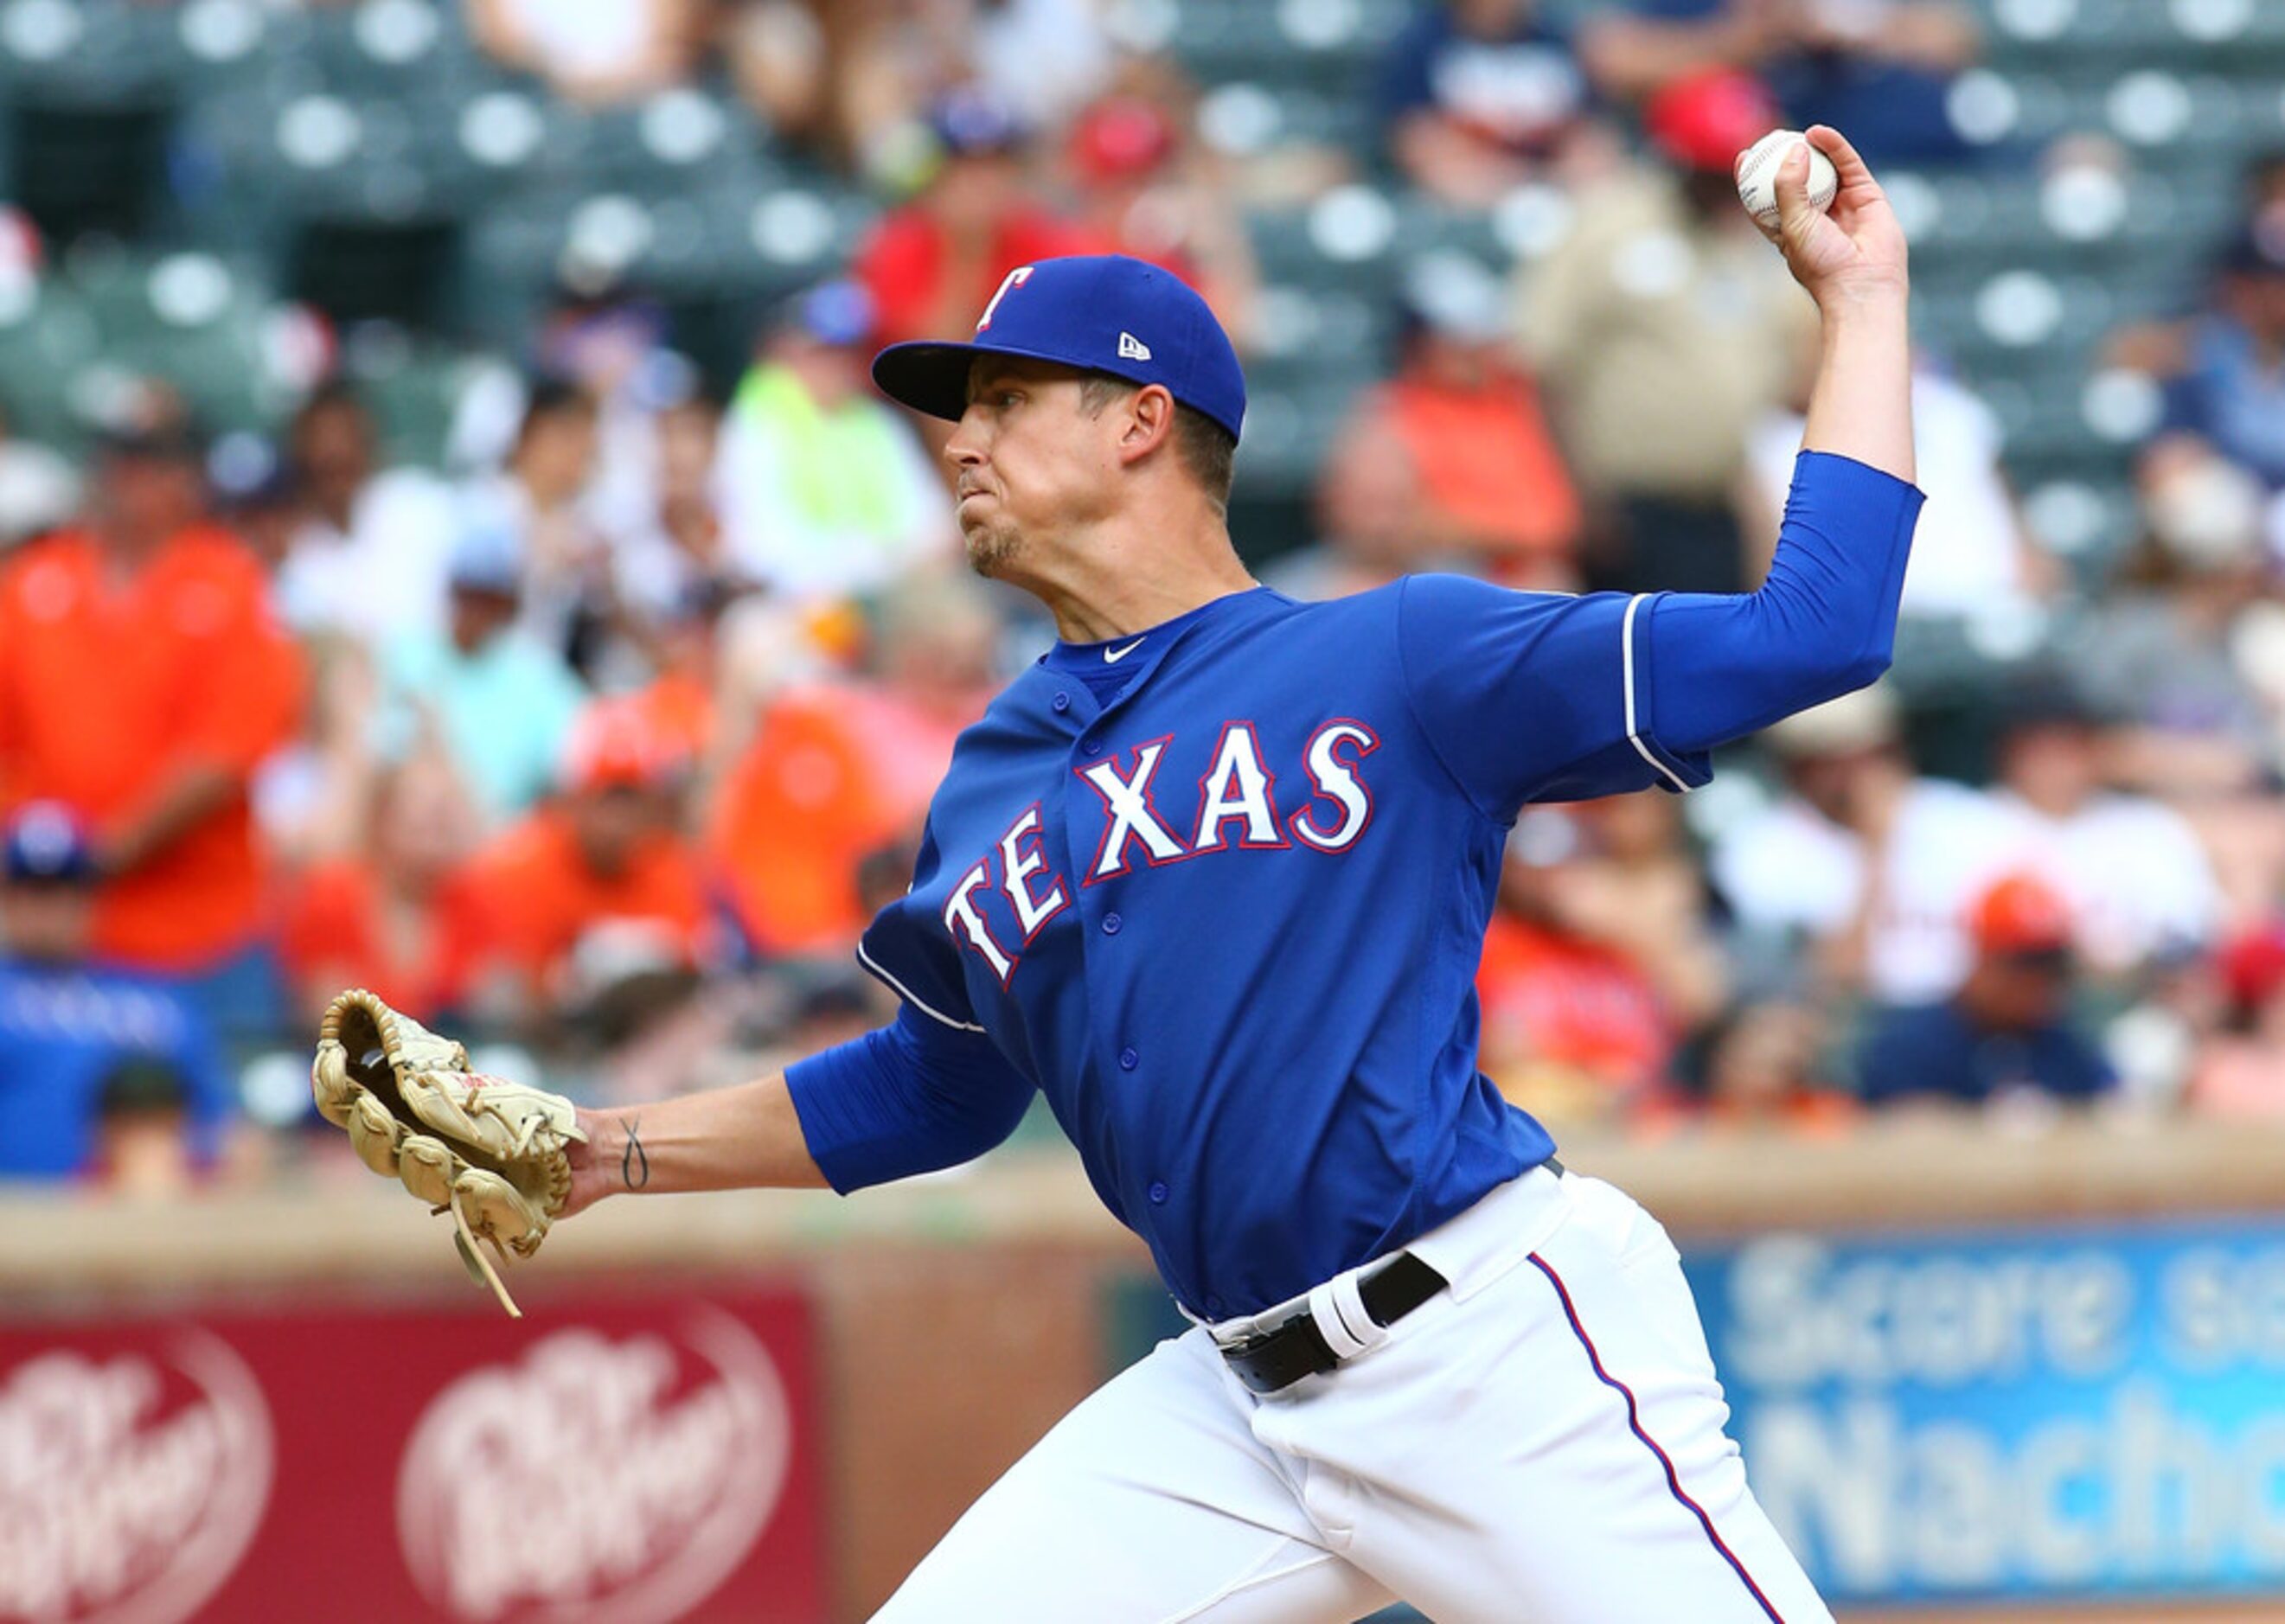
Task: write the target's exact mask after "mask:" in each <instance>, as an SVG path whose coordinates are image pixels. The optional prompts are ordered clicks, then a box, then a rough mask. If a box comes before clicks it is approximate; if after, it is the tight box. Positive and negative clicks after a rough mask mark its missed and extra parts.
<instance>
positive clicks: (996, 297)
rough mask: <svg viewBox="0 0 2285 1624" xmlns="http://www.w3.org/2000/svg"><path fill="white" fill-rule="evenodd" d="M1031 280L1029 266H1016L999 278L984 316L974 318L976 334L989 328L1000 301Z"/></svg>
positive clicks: (985, 308)
mask: <svg viewBox="0 0 2285 1624" xmlns="http://www.w3.org/2000/svg"><path fill="white" fill-rule="evenodd" d="M1031 279H1032V268H1031V267H1030V266H1029V265H1018V266H1017V267H1016V268H1015V269H1014V270H1013V271H1009V273H1008V274H1007V275H1006V276H1004V277H1002V278H1001V279H1000V286H999V288H998V289H997V290H996V291H995V292H994V293H993V295H992V302H991V303H989V304H987V305H985V307H984V314H983V315H981V316H979V317H978V318H976V330H977V331H978V333H981V332H983V331H984V330H985V328H987V327H989V326H991V325H992V312H993V311H994V310H998V309H999V308H1000V301H1001V300H1002V299H1005V298H1006V297H1007V296H1008V295H1009V293H1010V292H1012V291H1013V290H1015V289H1016V288H1018V287H1021V286H1024V284H1025V283H1026V282H1028V281H1030V280H1031Z"/></svg>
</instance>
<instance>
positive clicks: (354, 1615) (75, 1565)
mask: <svg viewBox="0 0 2285 1624" xmlns="http://www.w3.org/2000/svg"><path fill="white" fill-rule="evenodd" d="M527 1307H528V1308H529V1309H530V1317H528V1318H526V1319H523V1320H521V1321H511V1320H508V1319H506V1318H503V1317H502V1316H500V1315H499V1314H496V1313H492V1312H490V1311H489V1305H477V1306H472V1307H471V1308H470V1310H468V1311H467V1312H461V1311H459V1310H447V1309H440V1308H437V1307H436V1306H431V1305H428V1304H426V1303H423V1304H420V1305H408V1306H404V1307H403V1308H391V1307H388V1306H361V1307H357V1308H347V1307H341V1306H311V1307H310V1308H308V1309H306V1310H293V1309H278V1310H271V1311H268V1312H262V1313H252V1312H248V1313H237V1312H224V1311H217V1312H214V1313H206V1312H197V1313H192V1314H185V1315H184V1316H181V1317H175V1318H166V1319H146V1320H131V1321H128V1320H122V1321H114V1322H104V1323H67V1322H59V1323H56V1324H52V1325H46V1324H16V1325H0V1620H5V1621H6V1624H15V1621H16V1620H40V1621H41V1624H177V1621H178V1620H190V1619H232V1620H270V1619H318V1618H322V1619H324V1620H326V1624H364V1621H365V1620H373V1621H374V1624H382V1621H386V1624H406V1621H410V1620H452V1621H456V1624H457V1621H459V1620H483V1621H486V1624H543V1621H544V1624H657V1621H660V1620H677V1619H687V1620H731V1619H735V1620H741V1621H742V1624H816V1621H817V1620H821V1619H823V1618H824V1617H825V1590H826V1586H825V1581H824V1573H823V1567H822V1558H821V1512H820V1508H819V1503H818V1480H819V1474H818V1453H819V1440H818V1436H817V1427H816V1421H815V1405H814V1402H813V1395H814V1393H815V1381H814V1377H813V1372H812V1369H811V1363H810V1352H811V1324H810V1315H809V1311H808V1306H807V1304H806V1303H805V1301H804V1300H803V1299H802V1298H800V1297H799V1296H797V1295H796V1294H794V1293H792V1292H790V1291H769V1292H751V1293H730V1294H723V1295H711V1294H700V1293H696V1292H690V1293H682V1294H675V1295H645V1296H605V1297H599V1298H593V1299H581V1300H580V1301H579V1302H578V1303H577V1305H576V1306H575V1305H574V1304H573V1303H572V1302H570V1301H569V1300H566V1301H564V1302H562V1303H561V1305H560V1306H559V1305H551V1304H549V1303H547V1302H546V1301H544V1300H542V1301H540V1302H538V1303H534V1304H529V1305H527Z"/></svg>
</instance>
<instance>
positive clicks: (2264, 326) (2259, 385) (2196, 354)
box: [2144, 213, 2285, 490]
mask: <svg viewBox="0 0 2285 1624" xmlns="http://www.w3.org/2000/svg"><path fill="white" fill-rule="evenodd" d="M2159 439H2160V443H2161V444H2162V445H2164V446H2166V447H2167V448H2168V449H2169V450H2171V449H2173V448H2174V447H2175V446H2177V445H2179V443H2182V442H2183V441H2185V440H2187V441H2188V442H2190V443H2203V444H2204V445H2205V446H2208V447H2210V448H2211V449H2212V450H2213V451H2216V452H2218V453H2219V454H2220V455H2221V456H2223V457H2225V458H2226V459H2229V460H2230V461H2232V462H2234V463H2235V464H2237V465H2238V467H2242V468H2243V469H2245V470H2246V471H2247V472H2249V473H2250V474H2252V475H2255V476H2257V477H2258V478H2259V479H2260V481H2261V482H2262V483H2263V484H2264V485H2265V486H2266V487H2267V488H2268V489H2269V490H2285V213H2277V214H2273V215H2272V216H2270V217H2268V218H2266V219H2258V220H2257V221H2256V222H2255V223H2254V224H2251V225H2249V226H2248V227H2247V228H2246V229H2245V230H2244V231H2242V232H2241V233H2240V234H2239V236H2238V238H2237V239H2236V241H2234V243H2232V244H2231V245H2230V247H2228V249H2227V250H2226V251H2225V252H2224V254H2223V255H2222V259H2221V264H2220V267H2219V275H2218V277H2217V278H2216V280H2215V289H2214V297H2213V300H2212V302H2211V305H2210V309H2209V310H2208V311H2207V313H2206V314H2205V315H2204V316H2203V317H2201V318H2199V319H2198V321H2197V322H2196V324H2195V326H2193V327H2192V328H2191V329H2190V333H2189V337H2188V353H2187V357H2185V363H2184V365H2183V369H2182V371H2181V372H2180V373H2179V374H2178V375H2177V376H2176V377H2175V378H2174V379H2172V381H2171V383H2170V384H2169V386H2168V388H2167V394H2166V416H2165V420H2164V422H2163V426H2162V428H2161V430H2160V435H2159ZM2154 464H2155V465H2157V466H2165V459H2160V458H2155V457H2151V458H2146V459H2145V468H2144V474H2145V478H2146V482H2148V479H2149V477H2150V474H2151V467H2152V466H2153V465H2154Z"/></svg>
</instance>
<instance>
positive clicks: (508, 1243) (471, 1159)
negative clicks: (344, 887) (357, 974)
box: [310, 988, 587, 1318]
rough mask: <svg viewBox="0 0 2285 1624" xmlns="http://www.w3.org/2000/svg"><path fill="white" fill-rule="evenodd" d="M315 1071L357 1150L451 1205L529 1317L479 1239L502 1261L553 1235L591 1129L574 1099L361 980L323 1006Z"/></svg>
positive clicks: (321, 1093) (490, 1278)
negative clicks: (570, 1150)
mask: <svg viewBox="0 0 2285 1624" xmlns="http://www.w3.org/2000/svg"><path fill="white" fill-rule="evenodd" d="M310 1090H311V1092H312V1093H313V1094H315V1095H316V1096H317V1101H318V1112H319V1113H320V1114H321V1115H322V1116H324V1118H326V1121H328V1122H330V1123H332V1124H334V1126H336V1127H340V1128H342V1129H345V1130H347V1132H348V1134H349V1142H350V1143H351V1144H352V1145H354V1146H355V1147H356V1148H357V1157H358V1159H359V1160H361V1161H363V1162H364V1163H365V1165H366V1166H368V1167H370V1168H372V1169H373V1171H374V1172H375V1173H381V1174H384V1175H386V1176H388V1177H391V1178H395V1179H397V1180H398V1181H401V1182H402V1183H403V1184H404V1188H405V1189H408V1190H410V1191H412V1194H413V1195H415V1196H419V1197H420V1199H421V1200H423V1201H425V1202H427V1203H428V1205H429V1208H430V1210H431V1211H432V1212H451V1213H452V1221H453V1223H454V1225H455V1226H456V1227H457V1232H456V1233H455V1235H454V1236H453V1243H454V1244H455V1245H457V1246H458V1247H459V1252H460V1259H461V1261H462V1262H463V1263H465V1264H466V1265H467V1269H468V1273H469V1274H470V1275H474V1276H475V1278H476V1279H478V1280H481V1281H483V1282H484V1283H486V1284H488V1285H490V1286H491V1289H492V1291H493V1294H494V1295H496V1296H497V1297H498V1298H499V1300H500V1306H502V1307H503V1308H506V1310H507V1311H508V1313H509V1314H514V1315H516V1316H517V1317H519V1318H521V1317H522V1313H521V1310H519V1309H518V1308H517V1307H516V1306H515V1301H514V1298H511V1297H510V1296H509V1295H508V1293H507V1288H506V1286H505V1285H503V1284H501V1283H500V1278H499V1273H498V1271H496V1270H495V1269H494V1268H493V1267H492V1265H491V1261H490V1260H489V1259H486V1257H485V1256H484V1254H483V1250H482V1249H480V1248H479V1246H478V1245H477V1243H478V1242H479V1241H482V1242H483V1243H485V1244H486V1245H489V1246H490V1247H491V1250H492V1252H493V1253H494V1255H495V1256H498V1257H499V1259H500V1260H501V1261H502V1262H503V1263H505V1262H506V1260H507V1259H506V1252H514V1254H515V1255H516V1256H517V1257H520V1258H528V1257H530V1256H531V1254H532V1253H534V1252H536V1251H538V1250H539V1243H540V1242H541V1241H543V1240H545V1239H546V1238H547V1229H548V1226H549V1224H550V1223H551V1222H553V1221H554V1217H555V1215H556V1214H557V1213H558V1212H561V1211H562V1210H563V1203H564V1199H565V1197H566V1196H568V1195H569V1193H570V1189H571V1165H570V1161H569V1157H568V1156H567V1155H566V1147H568V1146H569V1145H570V1144H573V1143H584V1142H585V1140H586V1137H587V1135H586V1133H585V1130H584V1129H582V1128H581V1127H580V1126H579V1125H578V1120H577V1110H576V1109H575V1108H574V1107H573V1105H572V1103H571V1102H570V1101H569V1100H567V1099H565V1098H564V1097H563V1096H562V1095H561V1094H550V1093H549V1092H548V1091H547V1090H546V1089H544V1088H532V1087H526V1086H525V1085H523V1084H522V1083H510V1082H503V1081H501V1080H500V1079H498V1078H491V1077H484V1076H481V1075H479V1074H477V1073H475V1072H472V1071H469V1070H468V1051H467V1049H466V1048H464V1047H461V1046H460V1045H459V1044H458V1043H455V1042H453V1041H452V1040H451V1039H449V1038H440V1037H438V1036H437V1035H436V1033H434V1032H430V1031H429V1030H428V1028H427V1027H425V1026H423V1025H421V1024H420V1022H418V1021H416V1020H414V1019H413V1018H412V1016H407V1015H400V1014H398V1013H397V1011H396V1010H394V1009H392V1008H389V1006H388V1005H387V1004H385V1003H383V1002H382V1001H381V1000H380V999H378V998H376V997H375V996H373V994H372V993H371V992H365V991H364V990H363V989H362V988H355V989H352V990H350V991H349V992H343V993H342V995H341V996H340V997H338V998H336V999H334V1001H333V1003H332V1004H331V1005H330V1006H329V1007H328V1008H326V1015H325V1019H324V1020H323V1021H322V1022H321V1023H320V1024H319V1025H318V1055H317V1059H316V1061H315V1063H313V1064H312V1065H311V1067H310ZM503 1247H505V1248H506V1251H505V1252H504V1251H502V1250H501V1249H502V1248H503Z"/></svg>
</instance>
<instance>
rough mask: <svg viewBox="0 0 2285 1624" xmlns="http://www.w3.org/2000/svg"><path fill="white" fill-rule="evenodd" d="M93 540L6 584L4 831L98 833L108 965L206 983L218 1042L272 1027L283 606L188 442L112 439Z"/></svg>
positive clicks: (174, 433) (10, 570) (138, 435)
mask: <svg viewBox="0 0 2285 1624" xmlns="http://www.w3.org/2000/svg"><path fill="white" fill-rule="evenodd" d="M91 490H92V491H93V493H94V495H93V498H92V499H93V506H92V507H91V508H90V513H89V515H88V519H87V522H86V523H85V525H84V526H83V527H82V528H79V529H75V530H67V531H63V532H59V533H58V534H56V535H54V536H51V537H48V538H46V539H44V540H42V541H39V542H36V543H34V544H32V545H29V546H27V548H25V549H24V550H23V551H22V552H21V553H19V554H18V555H16V556H14V557H13V558H12V559H11V560H10V561H8V563H7V565H6V566H5V568H4V569H0V811H4V810H5V809H7V808H9V807H12V806H15V805H18V804H22V803H23V802H25V801H27V800H32V799H35V798H39V799H48V800H53V801H57V802H59V803H62V804H66V805H67V806H70V807H72V808H74V809H75V811H76V812H77V813H78V814H79V815H80V816H82V818H85V819H86V820H89V821H90V823H91V824H92V825H93V826H94V828H95V829H96V831H97V836H96V853H97V861H98V867H99V869H100V872H101V874H102V876H103V879H102V884H101V889H100V890H99V891H98V897H97V903H96V916H95V925H94V937H93V951H94V953H95V955H96V956H97V957H98V958H99V959H103V960H106V961H113V962H116V963H119V964H123V965H127V966H130V967H133V968H136V969H145V970H153V971H159V972H162V973H165V974H168V975H170V976H176V977H188V978H191V979H192V980H193V981H194V982H195V983H196V984H197V985H196V988H195V991H196V992H197V995H198V996H199V998H200V1001H201V1002H202V1003H204V1004H205V1005H206V1007H207V1008H208V1013H209V1014H210V1015H211V1016H213V1017H214V1018H215V1019H216V1023H217V1024H221V1025H224V1027H225V1028H227V1029H231V1030H232V1031H233V1032H243V1031H244V1030H245V1029H247V1028H249V1027H254V1026H258V1025H261V1024H264V1023H265V1022H266V1021H268V1020H269V1019H270V1018H271V1017H272V1016H274V1014H275V970H274V964H273V962H272V961H271V955H270V953H269V949H268V947H267V945H265V944H264V943H263V907H262V899H263V877H262V872H261V860H260V856H259V853H258V852H257V850H256V847H255V837H254V822H253V815H252V812H251V810H250V808H249V804H248V796H247V783H248V781H249V779H250V778H251V777H252V775H253V773H254V771H255V766H256V765H258V764H259V763H260V762H261V761H262V759H263V757H265V756H267V755H268V754H269V753H270V752H271V750H272V749H276V748H278V747H279V746H280V745H282V744H284V743H285V742H286V741H287V740H288V738H289V737H290V736H291V734H292V733H293V731H294V726H295V723H296V721H297V719H298V717H299V714H300V710H301V704H302V684H303V677H302V661H301V656H300V655H299V653H298V651H297V650H296V649H295V647H294V644H293V643H292V641H291V640H290V639H288V638H287V636H286V635H285V633H284V632H281V631H280V630H279V627H278V626H277V624H275V623H274V622H273V621H272V619H271V614H270V608H269V595H270V594H269V586H268V583H267V582H266V581H265V580H264V578H263V573H262V569H261V567H260V565H259V564H258V562H257V561H255V558H254V556H253V554H252V553H249V552H248V551H247V549H246V548H245V547H244V546H242V545H240V544H239V542H238V540H237V539H236V538H235V537H232V536H231V535H229V534H228V533H227V532H225V531H224V530H219V529H217V528H216V527H215V526H213V525H212V524H210V523H208V522H206V521H205V517H204V512H203V490H202V488H201V483H200V464H199V459H198V453H197V447H196V443H195V441H194V439H193V437H192V435H190V434H189V432H188V431H187V430H186V429H185V428H182V427H181V426H179V425H174V424H169V425H163V426H161V427H157V428H148V429H137V430H131V431H123V432H121V433H118V434H115V435H112V436H111V437H109V438H108V439H106V442H105V443H104V444H103V446H102V448H101V450H100V451H98V459H97V464H96V467H95V477H94V478H93V480H92V481H91Z"/></svg>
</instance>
